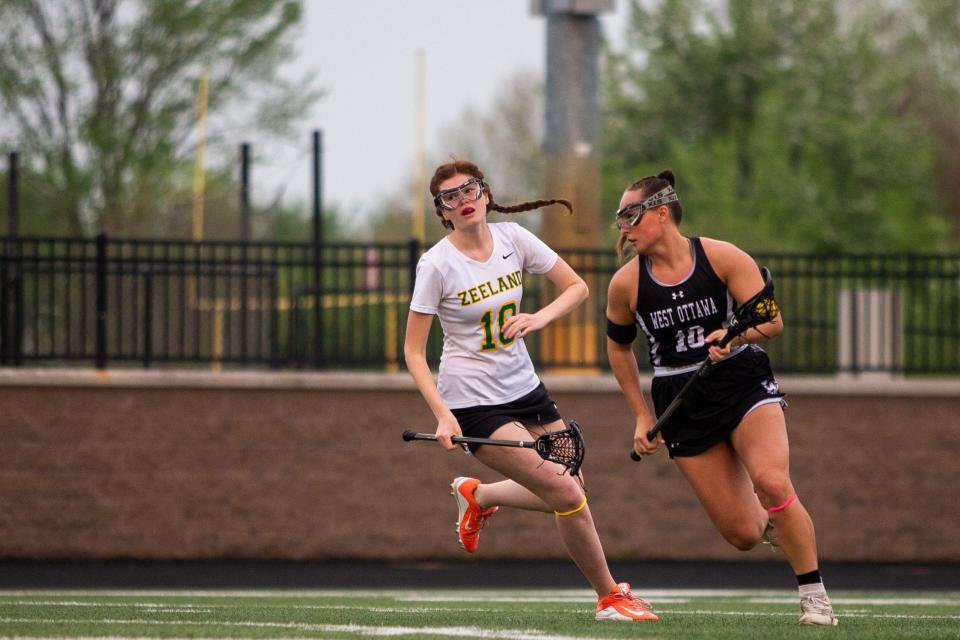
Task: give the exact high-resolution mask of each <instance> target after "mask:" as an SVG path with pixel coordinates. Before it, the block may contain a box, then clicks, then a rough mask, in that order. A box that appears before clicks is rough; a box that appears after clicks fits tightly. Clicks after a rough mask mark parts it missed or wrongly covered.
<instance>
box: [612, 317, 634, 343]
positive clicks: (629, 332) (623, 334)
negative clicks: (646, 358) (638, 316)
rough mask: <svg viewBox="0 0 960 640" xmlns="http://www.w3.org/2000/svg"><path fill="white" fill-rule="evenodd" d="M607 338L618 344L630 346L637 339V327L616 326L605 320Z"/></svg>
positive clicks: (627, 325)
mask: <svg viewBox="0 0 960 640" xmlns="http://www.w3.org/2000/svg"><path fill="white" fill-rule="evenodd" d="M607 337H608V338H610V339H611V340H613V341H614V342H618V343H620V344H631V343H632V342H633V340H634V338H636V337H637V325H635V324H617V323H615V322H611V320H610V318H607Z"/></svg>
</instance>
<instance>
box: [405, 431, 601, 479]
mask: <svg viewBox="0 0 960 640" xmlns="http://www.w3.org/2000/svg"><path fill="white" fill-rule="evenodd" d="M403 439H404V440H405V441H407V442H409V441H411V440H436V439H437V436H435V435H434V434H432V433H416V432H414V431H404V432H403ZM452 440H453V442H455V443H456V444H489V445H493V446H495V447H519V448H521V449H533V450H534V451H536V452H537V455H539V456H540V457H541V458H543V459H544V460H549V461H550V462H556V463H557V464H562V465H563V466H564V467H566V470H564V473H566V471H567V470H569V471H570V475H572V476H575V475H577V473H579V471H580V465H582V464H583V456H584V455H585V454H586V447H585V446H584V443H583V433H582V432H581V431H580V425H579V424H577V422H576V420H571V421H570V424H569V425H567V428H566V429H561V430H560V431H548V432H547V433H545V434H543V435H542V436H540V437H539V438H537V439H536V440H533V441H529V440H495V439H490V438H469V437H465V436H454V437H453V438H452Z"/></svg>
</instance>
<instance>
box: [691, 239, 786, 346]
mask: <svg viewBox="0 0 960 640" xmlns="http://www.w3.org/2000/svg"><path fill="white" fill-rule="evenodd" d="M702 242H703V248H704V251H705V252H706V254H707V258H708V259H709V260H710V266H712V267H713V270H714V272H716V274H717V276H718V277H719V278H720V279H721V280H723V281H724V283H726V285H727V290H728V291H729V292H730V295H732V296H733V298H734V300H736V303H737V304H738V305H739V304H743V303H744V302H746V301H747V300H749V299H750V298H752V297H753V296H754V295H756V294H757V292H758V291H760V290H761V289H763V278H762V277H761V275H760V269H758V268H757V263H756V262H755V261H754V260H753V258H751V257H750V255H749V254H748V253H747V252H745V251H743V250H742V249H740V248H739V247H737V246H735V245H733V244H731V243H729V242H722V241H719V240H711V239H709V238H704V239H703V240H702ZM782 332H783V318H782V317H781V316H780V314H777V317H776V318H774V319H773V320H771V321H770V322H766V323H764V324H761V325H757V326H756V327H751V328H750V329H747V330H746V331H744V332H743V333H742V334H740V335H739V336H737V337H736V338H734V339H733V340H732V341H731V342H730V344H729V345H728V347H727V349H726V350H725V351H727V352H729V350H730V349H732V348H734V347H737V346H740V345H743V344H757V343H760V342H765V341H766V340H769V339H771V338H775V337H776V336H778V335H780V334H781V333H782ZM718 333H719V335H715V334H718ZM723 333H724V330H723V329H720V330H718V331H716V332H713V333H711V334H710V335H709V336H707V340H708V341H711V340H719V338H721V337H722V336H723Z"/></svg>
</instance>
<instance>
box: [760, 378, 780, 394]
mask: <svg viewBox="0 0 960 640" xmlns="http://www.w3.org/2000/svg"><path fill="white" fill-rule="evenodd" d="M760 384H761V385H762V386H763V388H764V390H765V391H766V392H767V393H768V394H769V395H771V396H774V395H776V394H778V393H780V384H779V383H778V382H777V381H776V379H773V380H765V381H763V382H761V383H760Z"/></svg>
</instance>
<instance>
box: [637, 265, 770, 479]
mask: <svg viewBox="0 0 960 640" xmlns="http://www.w3.org/2000/svg"><path fill="white" fill-rule="evenodd" d="M760 275H761V276H762V277H763V289H761V290H760V292H759V293H757V294H756V295H755V296H753V297H752V298H750V299H749V300H747V301H746V302H744V303H743V304H742V305H740V306H739V307H737V309H736V311H734V312H733V319H731V320H730V324H729V325H728V326H727V332H726V333H725V334H724V336H723V337H722V338H721V339H720V342H718V343H716V344H717V346H719V347H720V348H721V349H722V348H723V347H725V346H727V345H728V344H729V343H730V341H731V340H733V339H734V338H736V337H737V336H739V335H740V334H741V333H743V332H744V331H746V330H747V329H749V328H750V327H756V326H757V325H761V324H764V323H767V322H770V321H771V320H773V319H774V318H776V317H777V315H778V314H779V313H780V308H779V307H778V306H777V301H776V300H775V299H774V297H773V277H772V276H771V274H770V270H769V269H767V268H766V267H763V268H761V269H760ZM711 364H713V361H712V360H710V358H707V359H706V360H704V361H703V363H702V364H701V365H700V367H699V368H698V369H697V370H696V371H695V372H694V374H693V375H692V376H690V379H689V380H687V383H686V384H685V385H683V387H682V388H681V389H680V391H679V392H678V393H677V395H676V396H675V397H674V398H673V401H672V402H671V403H670V404H669V405H667V408H666V409H664V410H663V413H661V414H660V417H659V418H657V422H656V424H654V425H653V426H652V427H651V428H650V431H648V432H647V440H650V441H652V440H653V439H654V438H656V437H657V434H658V433H660V430H661V429H663V425H665V424H666V423H667V420H669V419H670V416H672V415H673V414H674V412H675V411H676V410H677V408H678V407H679V406H680V403H681V402H683V396H684V395H686V393H687V391H688V390H689V389H690V387H692V386H693V385H694V383H696V381H697V380H699V379H700V378H702V377H703V376H704V375H706V373H707V371H709V369H710V365H711ZM630 458H631V459H632V460H634V461H636V462H640V460H642V458H641V456H640V454H639V453H637V452H636V451H633V450H631V451H630Z"/></svg>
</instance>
